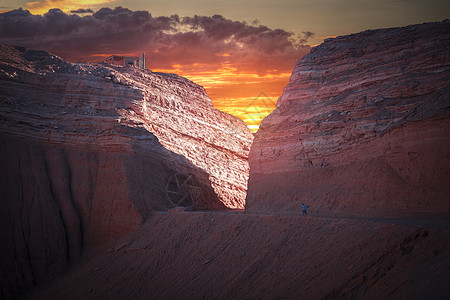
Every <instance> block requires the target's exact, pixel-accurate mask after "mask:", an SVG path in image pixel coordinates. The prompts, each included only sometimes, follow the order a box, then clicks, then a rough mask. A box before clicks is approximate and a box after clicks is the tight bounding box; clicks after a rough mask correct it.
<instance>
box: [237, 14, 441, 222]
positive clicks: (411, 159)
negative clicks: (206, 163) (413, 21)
mask: <svg viewBox="0 0 450 300" xmlns="http://www.w3.org/2000/svg"><path fill="white" fill-rule="evenodd" d="M448 49H450V22H449V21H448V20H447V21H443V22H440V23H428V24H421V25H414V26H408V27H403V28H393V29H380V30H369V31H365V32H362V33H358V34H352V35H349V36H342V37H338V38H335V39H328V40H326V41H325V42H324V43H323V44H321V45H319V46H317V47H315V48H313V49H312V50H311V53H310V54H308V55H306V56H305V57H303V58H302V59H300V60H299V61H298V63H297V64H296V66H295V68H294V70H293V72H292V75H291V78H290V83H289V85H288V86H287V87H286V88H285V89H284V92H283V95H282V96H281V97H280V98H279V99H278V104H277V108H276V109H275V110H274V112H272V114H270V115H269V116H268V117H266V118H265V119H264V120H263V122H262V124H261V127H260V129H259V131H258V132H257V134H256V137H255V140H254V143H253V145H252V148H251V151H250V155H249V163H250V179H249V190H248V194H247V203H246V209H247V210H248V211H251V212H255V211H299V210H300V208H299V205H300V204H301V203H303V202H304V203H306V204H307V205H308V206H309V209H310V211H311V212H313V213H316V214H323V215H384V216H386V215H391V216H393V215H416V214H417V215H422V214H430V215H435V214H448V213H450V198H449V197H450V196H449V195H450V184H449V179H450V152H449V149H450V54H449V52H448Z"/></svg>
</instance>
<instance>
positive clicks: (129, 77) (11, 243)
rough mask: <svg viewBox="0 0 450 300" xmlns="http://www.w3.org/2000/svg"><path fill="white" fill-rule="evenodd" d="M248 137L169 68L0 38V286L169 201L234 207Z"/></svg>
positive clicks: (239, 203)
mask: <svg viewBox="0 0 450 300" xmlns="http://www.w3.org/2000/svg"><path fill="white" fill-rule="evenodd" d="M251 142H252V134H251V133H250V132H249V131H248V129H247V127H246V126H245V124H244V123H243V122H242V121H240V120H238V119H237V118H235V117H233V116H231V115H228V114H225V113H223V112H220V111H218V110H216V109H214V107H213V104H212V102H211V100H210V99H209V97H208V96H207V95H206V93H205V90H204V89H203V88H202V87H200V86H198V85H196V84H194V83H192V82H190V81H189V80H187V79H185V78H182V77H179V76H177V75H173V74H157V73H152V72H150V71H148V70H140V69H135V68H121V67H112V66H106V65H91V64H69V63H67V62H65V61H64V60H62V59H60V58H58V57H56V56H53V55H51V54H48V53H46V52H42V51H33V50H28V49H25V48H19V47H10V46H4V45H1V46H0V164H1V170H2V172H1V173H0V186H1V187H0V195H1V199H0V206H1V207H0V211H1V224H2V225H1V232H0V234H1V238H2V243H1V246H0V249H1V257H2V269H3V270H2V274H1V282H2V294H3V295H4V296H5V297H9V296H11V295H17V293H18V291H20V290H22V291H23V290H26V289H27V288H30V287H32V286H33V285H35V284H38V283H40V282H42V281H43V280H45V279H46V278H48V277H49V276H51V275H52V274H57V273H59V272H63V271H65V270H66V269H67V266H68V265H69V264H71V263H72V262H75V261H77V259H78V258H79V256H80V254H81V252H82V249H83V248H84V247H86V246H87V247H92V246H107V245H110V244H112V243H113V241H114V240H116V239H117V238H120V237H123V236H124V235H126V234H128V233H130V232H132V231H135V230H136V229H137V228H139V226H140V225H141V224H142V223H143V222H144V221H145V220H146V218H147V216H148V215H149V213H150V212H151V211H152V210H167V209H169V208H171V207H173V206H174V205H180V206H193V207H195V208H208V209H224V208H227V207H229V208H242V207H243V206H244V200H245V193H246V188H247V177H248V164H247V156H248V151H249V148H250V145H251Z"/></svg>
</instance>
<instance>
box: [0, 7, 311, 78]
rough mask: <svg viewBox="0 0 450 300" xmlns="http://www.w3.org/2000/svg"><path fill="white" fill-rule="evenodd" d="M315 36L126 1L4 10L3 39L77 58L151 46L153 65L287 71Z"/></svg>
mask: <svg viewBox="0 0 450 300" xmlns="http://www.w3.org/2000/svg"><path fill="white" fill-rule="evenodd" d="M87 12H89V11H87V10H83V11H78V10H74V11H73V13H87ZM311 36H312V33H310V32H305V33H303V35H302V36H295V35H294V34H293V33H291V32H287V31H285V30H282V29H270V28H268V27H266V26H263V25H259V24H258V23H257V22H254V23H253V24H252V25H249V24H247V23H245V22H240V21H233V20H230V19H227V18H225V17H223V16H220V15H214V16H208V17H207V16H194V17H183V18H181V17H179V16H177V15H173V16H163V17H153V16H152V15H151V14H150V13H149V12H148V11H131V10H129V9H127V8H123V7H116V8H114V9H110V8H102V9H100V10H98V11H97V12H95V13H93V14H92V15H84V16H79V15H78V14H66V13H64V12H63V11H61V10H59V9H51V10H49V11H48V12H47V13H46V14H44V15H42V16H41V15H32V14H31V13H30V12H29V11H27V10H22V9H16V10H13V11H9V12H6V13H2V14H0V42H2V43H7V44H12V45H20V46H26V47H29V48H35V49H44V50H48V51H51V52H53V53H55V54H58V55H60V56H62V57H64V58H67V59H68V60H72V61H74V60H86V61H95V60H96V59H97V60H98V59H99V56H102V55H107V54H135V55H137V54H140V53H141V52H143V51H145V52H146V54H147V55H148V56H149V57H150V64H151V65H150V66H149V67H150V68H155V69H173V68H174V66H187V65H190V66H191V67H195V66H202V67H203V68H206V69H211V70H212V69H214V68H217V66H218V65H221V64H224V63H225V64H227V66H228V67H231V68H235V69H236V70H237V71H238V72H252V73H256V74H259V75H261V76H262V75H265V74H268V73H280V72H285V71H286V70H288V69H292V67H293V63H295V61H296V60H297V59H299V58H300V57H301V56H303V55H304V54H305V53H307V52H309V46H306V45H305V43H306V42H307V39H308V38H309V37H311Z"/></svg>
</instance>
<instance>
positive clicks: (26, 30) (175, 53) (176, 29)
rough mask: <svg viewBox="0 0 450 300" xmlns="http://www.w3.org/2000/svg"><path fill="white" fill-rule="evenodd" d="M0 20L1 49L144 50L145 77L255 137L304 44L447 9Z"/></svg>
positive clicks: (333, 6)
mask: <svg viewBox="0 0 450 300" xmlns="http://www.w3.org/2000/svg"><path fill="white" fill-rule="evenodd" d="M119 6H120V7H119ZM19 8H22V9H19ZM52 8H59V9H60V10H50V11H49V9H52ZM27 10H28V11H27ZM0 12H2V13H1V14H0V42H1V43H6V44H11V45H20V46H26V47H29V48H34V49H44V50H47V51H50V52H52V53H55V54H57V55H59V56H62V57H63V58H66V59H68V60H69V61H88V62H100V61H102V60H103V59H104V57H106V56H108V55H110V54H122V55H130V56H136V55H141V54H142V52H145V54H146V56H147V68H148V69H151V70H153V71H162V72H171V73H177V74H179V75H182V76H185V77H187V78H189V79H191V80H192V81H194V82H196V83H198V84H200V85H202V86H204V87H205V88H206V90H207V92H208V95H209V96H210V97H211V99H212V100H213V102H214V105H215V107H216V108H218V109H221V110H223V111H226V112H228V113H231V114H233V115H236V116H238V117H239V118H241V119H243V120H244V121H245V122H246V123H247V124H248V125H249V127H250V129H252V130H253V131H255V130H256V129H257V128H258V125H259V123H260V121H261V120H262V118H263V117H264V116H265V115H267V114H268V113H270V111H271V110H273V109H274V108H275V105H276V100H277V98H278V97H279V96H280V95H281V93H282V91H283V88H284V87H285V86H286V85H287V83H288V81H289V76H290V74H291V72H292V69H293V67H294V65H295V63H296V62H297V60H298V59H300V58H301V57H302V56H303V55H305V54H307V53H309V51H310V46H311V45H317V44H319V43H321V42H322V41H323V40H324V38H327V37H334V36H338V35H344V34H350V33H355V32H359V31H363V30H366V29H376V28H386V27H396V26H405V25H410V24H416V23H423V22H431V21H442V20H444V19H447V18H450V1H448V0H297V1H292V0H278V1H273V0H250V1H238V0H228V1H225V0H191V1H189V0H186V1H179V0H178V1H177V0H163V1H160V0H153V1H151V0H150V1H148V0H131V1H114V0H37V1H23V0H1V2H0Z"/></svg>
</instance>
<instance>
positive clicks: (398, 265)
mask: <svg viewBox="0 0 450 300" xmlns="http://www.w3.org/2000/svg"><path fill="white" fill-rule="evenodd" d="M431 221H432V220H431ZM399 222H400V223H401V222H406V223H408V222H413V221H411V220H392V221H383V220H381V221H380V220H378V221H375V220H362V219H361V220H357V219H350V218H341V219H339V218H324V217H311V216H309V217H301V216H297V215H244V214H242V213H240V214H226V213H213V212H180V213H169V214H156V215H152V216H151V217H150V218H149V220H148V221H147V223H146V224H145V225H144V226H143V227H142V228H141V229H140V230H138V231H137V232H135V233H133V234H132V235H130V236H129V237H127V238H125V239H124V240H122V241H121V243H119V244H118V245H117V246H115V247H114V248H111V249H109V250H108V251H106V252H105V253H104V254H102V255H100V256H98V257H96V258H95V259H93V260H91V261H90V262H89V263H87V264H85V265H83V266H82V267H80V268H78V269H76V270H73V271H72V272H71V273H69V274H67V275H66V276H64V277H62V278H61V279H59V280H56V281H55V282H53V283H52V284H49V285H48V286H46V287H44V288H43V289H41V290H40V291H37V292H35V293H34V294H32V295H29V299H57V298H59V299H321V298H337V297H338V298H352V297H356V298H357V299H382V298H383V297H388V298H390V299H405V298H409V297H412V298H414V297H416V298H422V297H423V296H424V295H429V294H430V293H432V295H434V296H439V295H441V296H444V295H446V294H447V295H449V293H450V289H449V288H448V286H447V285H446V282H447V281H448V279H449V278H450V251H449V249H450V229H449V227H448V222H441V223H436V224H440V225H439V226H438V227H437V228H436V227H435V226H427V227H422V226H417V225H408V224H398V223H399ZM394 223H395V224H394ZM432 224H434V222H432ZM435 299H439V298H435ZM441 299H442V298H441Z"/></svg>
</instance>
